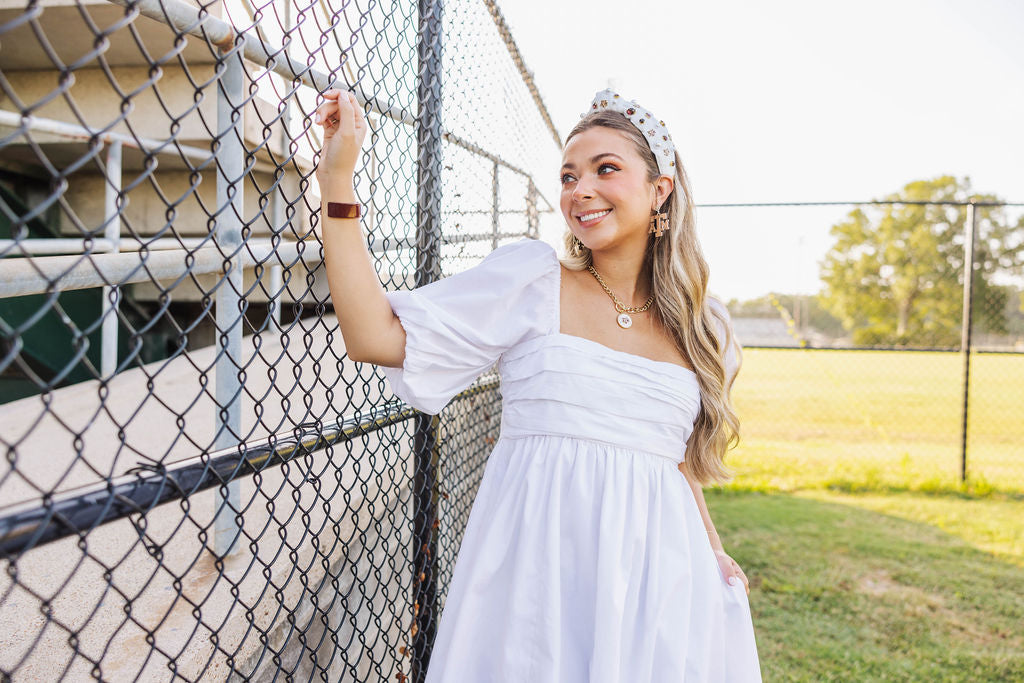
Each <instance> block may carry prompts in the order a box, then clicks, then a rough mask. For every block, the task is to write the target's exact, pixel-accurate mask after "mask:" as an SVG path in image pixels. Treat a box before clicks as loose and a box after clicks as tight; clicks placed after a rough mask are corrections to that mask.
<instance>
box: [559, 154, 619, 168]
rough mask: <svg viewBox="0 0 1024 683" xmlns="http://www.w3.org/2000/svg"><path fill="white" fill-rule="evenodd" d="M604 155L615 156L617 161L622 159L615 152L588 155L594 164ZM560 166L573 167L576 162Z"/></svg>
mask: <svg viewBox="0 0 1024 683" xmlns="http://www.w3.org/2000/svg"><path fill="white" fill-rule="evenodd" d="M605 157H615V158H616V159H618V160H619V161H621V160H622V157H620V156H619V155H618V154H615V153H614V152H601V153H600V154H598V155H597V156H593V157H590V163H592V164H596V163H597V162H598V161H600V160H601V159H604V158H605ZM562 168H568V169H575V168H576V164H571V163H565V164H562Z"/></svg>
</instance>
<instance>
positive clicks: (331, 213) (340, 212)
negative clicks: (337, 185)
mask: <svg viewBox="0 0 1024 683" xmlns="http://www.w3.org/2000/svg"><path fill="white" fill-rule="evenodd" d="M362 215H363V211H362V207H361V206H360V205H359V204H345V203H343V202H327V217H328V218H359V217H360V216H362Z"/></svg>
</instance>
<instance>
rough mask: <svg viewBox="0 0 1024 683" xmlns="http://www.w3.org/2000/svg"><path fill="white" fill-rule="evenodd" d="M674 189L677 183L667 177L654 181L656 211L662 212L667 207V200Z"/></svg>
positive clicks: (660, 177)
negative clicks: (662, 208)
mask: <svg viewBox="0 0 1024 683" xmlns="http://www.w3.org/2000/svg"><path fill="white" fill-rule="evenodd" d="M674 187H675V181H674V180H673V179H672V178H671V177H670V176H667V175H663V176H659V177H658V179H657V180H655V181H654V201H655V204H656V205H655V210H660V209H661V207H663V206H664V205H665V200H666V199H668V196H669V195H670V194H672V188H674Z"/></svg>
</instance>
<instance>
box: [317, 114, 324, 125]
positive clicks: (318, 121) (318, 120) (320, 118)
mask: <svg viewBox="0 0 1024 683" xmlns="http://www.w3.org/2000/svg"><path fill="white" fill-rule="evenodd" d="M323 118H324V117H322V116H320V112H317V113H316V122H317V123H320V122H321V121H323Z"/></svg>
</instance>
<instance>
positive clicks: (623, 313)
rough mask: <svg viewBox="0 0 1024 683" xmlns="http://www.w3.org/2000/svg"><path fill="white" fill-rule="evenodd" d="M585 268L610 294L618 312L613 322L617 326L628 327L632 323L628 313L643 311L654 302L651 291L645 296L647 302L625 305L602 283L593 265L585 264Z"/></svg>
mask: <svg viewBox="0 0 1024 683" xmlns="http://www.w3.org/2000/svg"><path fill="white" fill-rule="evenodd" d="M587 270H589V271H590V272H591V273H593V275H594V277H596V278H597V281H598V282H600V283H601V286H602V287H604V291H606V292H608V296H610V297H611V298H612V301H613V302H615V310H616V311H618V314H619V315H618V316H617V317H616V318H615V322H617V323H618V324H619V327H621V328H622V329H624V330H625V329H628V328H630V327H631V326H632V325H633V319H632V318H630V317H629V314H630V313H643V312H644V311H646V310H647V309H648V308H650V306H651V304H652V303H653V302H654V292H651V296H649V297H648V298H647V303H645V304H644V305H643V306H640V307H639V308H635V307H633V306H627V305H626V304H624V303H622V301H620V300H619V297H617V296H615V294H614V293H612V290H610V289H608V285H606V284H605V283H604V280H603V279H602V278H601V275H600V274H599V273H598V272H597V269H596V268H594V266H587Z"/></svg>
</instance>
